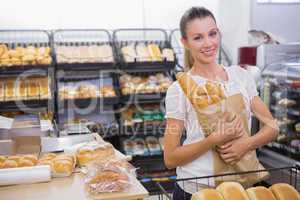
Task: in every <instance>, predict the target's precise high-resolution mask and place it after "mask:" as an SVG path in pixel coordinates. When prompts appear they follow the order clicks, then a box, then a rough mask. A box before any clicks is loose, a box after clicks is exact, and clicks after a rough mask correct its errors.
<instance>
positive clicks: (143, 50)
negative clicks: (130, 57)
mask: <svg viewBox="0 0 300 200" xmlns="http://www.w3.org/2000/svg"><path fill="white" fill-rule="evenodd" d="M136 54H137V60H138V61H139V62H145V61H146V62H147V61H151V56H150V54H149V51H148V48H147V47H146V46H145V44H144V43H141V44H138V45H137V46H136Z"/></svg>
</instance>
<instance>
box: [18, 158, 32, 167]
mask: <svg viewBox="0 0 300 200" xmlns="http://www.w3.org/2000/svg"><path fill="white" fill-rule="evenodd" d="M32 166H35V164H34V163H33V162H32V161H31V160H26V159H24V158H22V159H20V160H19V162H18V167H32Z"/></svg>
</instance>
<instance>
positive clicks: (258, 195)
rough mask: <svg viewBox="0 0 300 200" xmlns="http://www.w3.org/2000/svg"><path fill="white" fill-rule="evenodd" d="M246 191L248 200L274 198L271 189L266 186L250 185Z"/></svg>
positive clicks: (270, 199) (269, 199)
mask: <svg viewBox="0 0 300 200" xmlns="http://www.w3.org/2000/svg"><path fill="white" fill-rule="evenodd" d="M246 191H247V194H248V196H249V200H276V198H275V197H274V195H273V193H272V192H271V190H269V189H268V188H266V187H262V186H259V187H251V188H248V189H247V190H246Z"/></svg>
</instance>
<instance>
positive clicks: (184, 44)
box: [181, 37, 189, 50]
mask: <svg viewBox="0 0 300 200" xmlns="http://www.w3.org/2000/svg"><path fill="white" fill-rule="evenodd" d="M181 43H182V44H183V46H184V48H185V49H187V50H189V45H188V42H187V39H186V38H184V37H182V38H181Z"/></svg>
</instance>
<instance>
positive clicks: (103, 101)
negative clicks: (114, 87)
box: [59, 97, 119, 107]
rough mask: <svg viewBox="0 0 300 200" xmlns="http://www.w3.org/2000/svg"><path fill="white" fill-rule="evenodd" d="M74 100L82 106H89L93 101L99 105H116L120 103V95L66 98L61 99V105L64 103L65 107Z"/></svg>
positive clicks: (74, 102) (75, 103)
mask: <svg viewBox="0 0 300 200" xmlns="http://www.w3.org/2000/svg"><path fill="white" fill-rule="evenodd" d="M70 102H72V104H74V105H77V106H80V107H87V106H89V105H90V104H91V103H92V102H96V103H97V104H98V105H102V106H105V105H114V104H118V103H119V98H118V97H104V98H100V97H99V98H77V99H64V100H59V104H60V105H64V106H65V107H66V106H68V105H69V104H70Z"/></svg>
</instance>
